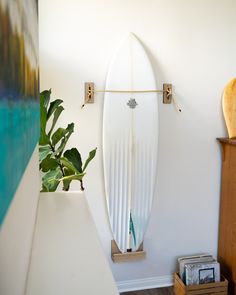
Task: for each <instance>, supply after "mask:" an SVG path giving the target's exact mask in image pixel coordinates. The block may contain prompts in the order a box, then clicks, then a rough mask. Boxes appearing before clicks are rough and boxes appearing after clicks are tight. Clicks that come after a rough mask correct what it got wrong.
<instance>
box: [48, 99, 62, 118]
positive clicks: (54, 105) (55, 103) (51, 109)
mask: <svg viewBox="0 0 236 295" xmlns="http://www.w3.org/2000/svg"><path fill="white" fill-rule="evenodd" d="M61 103H63V100H61V99H56V100H54V101H52V102H51V103H50V106H49V109H48V113H47V120H48V119H49V118H50V117H51V115H52V114H53V112H54V111H55V110H56V109H57V108H58V106H59V105H60V104H61Z"/></svg>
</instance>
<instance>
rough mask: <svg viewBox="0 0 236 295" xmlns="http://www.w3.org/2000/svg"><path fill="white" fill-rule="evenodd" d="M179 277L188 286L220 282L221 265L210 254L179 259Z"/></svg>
mask: <svg viewBox="0 0 236 295" xmlns="http://www.w3.org/2000/svg"><path fill="white" fill-rule="evenodd" d="M178 263H179V276H180V278H181V280H182V281H183V282H184V283H185V285H186V286H189V285H199V284H206V283H214V282H219V281H220V264H219V262H217V261H216V260H215V259H214V258H213V257H212V255H210V254H198V255H193V256H185V257H180V258H178Z"/></svg>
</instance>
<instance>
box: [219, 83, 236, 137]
mask: <svg viewBox="0 0 236 295" xmlns="http://www.w3.org/2000/svg"><path fill="white" fill-rule="evenodd" d="M222 106H223V113H224V118H225V123H226V127H227V130H228V134H229V138H234V137H236V78H234V79H232V80H231V81H230V82H229V83H228V84H227V85H226V87H225V89H224V93H223V101H222Z"/></svg>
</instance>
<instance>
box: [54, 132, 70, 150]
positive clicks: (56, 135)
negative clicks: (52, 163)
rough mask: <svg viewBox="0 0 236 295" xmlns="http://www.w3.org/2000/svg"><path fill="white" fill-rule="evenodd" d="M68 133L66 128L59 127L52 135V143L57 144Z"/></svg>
mask: <svg viewBox="0 0 236 295" xmlns="http://www.w3.org/2000/svg"><path fill="white" fill-rule="evenodd" d="M67 133H68V131H67V130H66V129H64V128H58V129H57V130H56V131H55V133H53V135H52V144H53V145H54V146H55V145H56V144H57V143H58V142H59V141H60V140H61V139H62V138H63V137H64V136H65V135H66V134H67Z"/></svg>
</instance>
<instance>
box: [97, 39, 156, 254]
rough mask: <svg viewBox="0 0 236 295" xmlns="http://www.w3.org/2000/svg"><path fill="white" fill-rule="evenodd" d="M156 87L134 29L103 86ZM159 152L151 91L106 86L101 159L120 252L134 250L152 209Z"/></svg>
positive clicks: (150, 68)
mask: <svg viewBox="0 0 236 295" xmlns="http://www.w3.org/2000/svg"><path fill="white" fill-rule="evenodd" d="M150 89H156V81H155V76H154V73H153V69H152V66H151V63H150V60H149V58H148V56H147V54H146V52H145V49H144V47H143V46H142V44H141V43H140V42H139V40H138V39H137V38H136V37H135V36H134V35H133V34H129V35H128V37H126V38H125V40H124V41H123V42H122V44H121V46H120V47H119V49H118V50H117V52H116V53H115V55H114V57H113V59H112V61H111V64H110V67H109V70H108V74H107V78H106V86H105V90H106V91H108V90H123V91H125V90H150ZM157 152H158V99H157V94H156V93H116V92H115V93H114V92H112V93H111V92H106V93H105V95H104V108H103V164H104V179H105V191H106V199H107V208H108V214H109V219H110V225H111V230H112V233H113V237H114V240H115V242H116V244H117V246H118V248H119V250H120V251H121V252H122V253H125V252H127V251H128V252H129V251H137V250H138V249H139V247H140V245H141V244H142V242H143V239H144V234H145V231H146V228H147V224H148V219H149V216H150V213H151V208H152V202H153V195H154V189H155V182H156V170H157Z"/></svg>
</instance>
